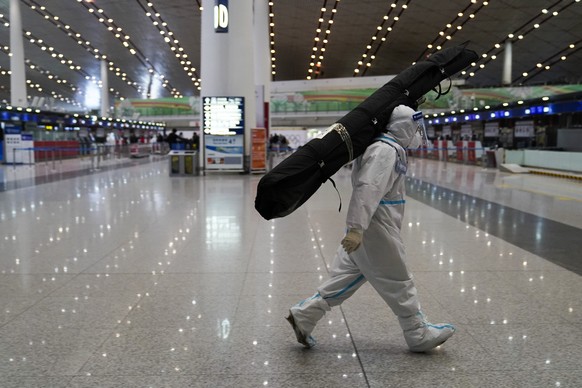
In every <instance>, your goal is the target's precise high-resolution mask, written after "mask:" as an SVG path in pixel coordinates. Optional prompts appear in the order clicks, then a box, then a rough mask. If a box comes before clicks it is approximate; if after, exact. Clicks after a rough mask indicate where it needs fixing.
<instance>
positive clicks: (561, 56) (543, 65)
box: [513, 39, 582, 84]
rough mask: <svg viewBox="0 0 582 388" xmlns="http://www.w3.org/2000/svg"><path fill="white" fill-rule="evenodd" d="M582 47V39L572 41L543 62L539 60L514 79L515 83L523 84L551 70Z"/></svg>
mask: <svg viewBox="0 0 582 388" xmlns="http://www.w3.org/2000/svg"><path fill="white" fill-rule="evenodd" d="M581 49H582V39H580V40H578V41H577V42H574V43H571V44H569V45H568V47H566V48H564V49H562V50H560V51H558V52H557V53H555V54H554V55H552V56H550V57H548V58H546V59H545V60H543V61H542V62H539V63H538V64H536V65H535V66H533V67H532V68H530V69H529V70H527V71H525V72H523V73H522V74H521V76H519V77H517V78H516V79H514V80H513V83H518V82H519V83H521V84H523V83H524V82H526V81H529V80H531V79H532V78H534V77H536V76H538V75H540V74H542V73H543V72H544V70H550V69H551V68H552V67H553V66H554V65H555V64H556V63H559V62H562V61H565V60H567V59H568V57H570V56H572V55H574V54H575V53H576V52H578V51H580V50H581Z"/></svg>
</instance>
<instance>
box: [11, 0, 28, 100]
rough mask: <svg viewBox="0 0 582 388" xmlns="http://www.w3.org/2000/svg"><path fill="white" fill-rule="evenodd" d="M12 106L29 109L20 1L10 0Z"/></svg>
mask: <svg viewBox="0 0 582 388" xmlns="http://www.w3.org/2000/svg"><path fill="white" fill-rule="evenodd" d="M10 53H11V54H12V55H11V56H10V72H11V76H10V104H11V105H13V106H19V107H23V108H27V107H28V99H27V96H26V67H25V65H24V43H23V39H22V17H21V15H20V0H10Z"/></svg>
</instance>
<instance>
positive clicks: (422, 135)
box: [412, 112, 428, 147]
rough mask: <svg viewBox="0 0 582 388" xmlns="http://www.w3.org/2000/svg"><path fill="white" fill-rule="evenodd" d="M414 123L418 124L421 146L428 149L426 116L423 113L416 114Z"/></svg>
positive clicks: (413, 117) (417, 130) (417, 131)
mask: <svg viewBox="0 0 582 388" xmlns="http://www.w3.org/2000/svg"><path fill="white" fill-rule="evenodd" d="M412 121H413V122H414V124H416V133H418V134H420V138H421V144H420V145H421V146H422V147H427V146H428V136H427V133H426V125H425V123H424V115H423V114H422V112H415V113H414V114H413V115H412Z"/></svg>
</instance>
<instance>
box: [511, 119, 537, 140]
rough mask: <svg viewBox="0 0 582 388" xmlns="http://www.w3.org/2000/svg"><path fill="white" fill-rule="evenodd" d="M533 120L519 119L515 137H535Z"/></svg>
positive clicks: (516, 124)
mask: <svg viewBox="0 0 582 388" xmlns="http://www.w3.org/2000/svg"><path fill="white" fill-rule="evenodd" d="M534 135H535V131H534V122H533V121H517V122H516V123H515V137H534Z"/></svg>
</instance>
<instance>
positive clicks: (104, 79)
mask: <svg viewBox="0 0 582 388" xmlns="http://www.w3.org/2000/svg"><path fill="white" fill-rule="evenodd" d="M107 69H108V68H107V61H105V60H104V59H102V60H101V117H109V78H108V74H107Z"/></svg>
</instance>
